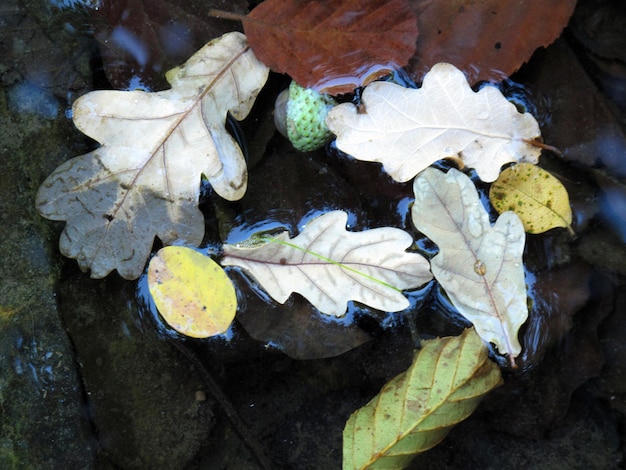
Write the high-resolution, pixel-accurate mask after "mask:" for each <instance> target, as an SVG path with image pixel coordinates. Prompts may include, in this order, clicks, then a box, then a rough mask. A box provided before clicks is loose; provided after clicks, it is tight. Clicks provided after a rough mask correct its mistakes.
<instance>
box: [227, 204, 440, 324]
mask: <svg viewBox="0 0 626 470" xmlns="http://www.w3.org/2000/svg"><path fill="white" fill-rule="evenodd" d="M347 218H348V216H347V214H346V213H345V212H342V211H333V212H328V213H326V214H324V215H321V216H319V217H318V218H316V219H314V220H312V221H311V222H309V223H308V224H307V226H306V227H305V228H304V230H303V231H302V232H301V233H300V235H298V236H297V237H295V238H293V239H290V238H289V235H288V233H287V232H283V233H281V234H279V235H277V236H276V237H274V238H271V239H269V241H267V239H266V241H265V242H264V243H261V244H259V245H255V246H237V245H224V259H223V260H222V265H234V266H239V267H241V268H244V269H245V270H247V271H248V272H250V274H252V276H253V277H254V278H255V279H256V280H257V282H258V283H259V284H261V286H262V287H263V288H264V289H265V290H266V291H267V293H268V294H269V295H271V296H272V297H273V298H274V299H275V300H276V301H278V302H280V303H284V302H285V301H286V300H287V299H288V298H289V296H290V295H291V293H292V292H298V293H300V294H302V295H303V296H304V297H306V298H307V299H308V300H309V302H311V303H312V304H313V305H314V306H315V307H317V308H318V309H319V310H320V311H321V312H322V313H326V314H328V315H335V316H342V315H344V314H345V312H346V307H347V302H348V301H349V300H356V301H358V302H362V303H364V304H366V305H369V306H370V307H373V308H376V309H379V310H384V311H389V312H395V311H399V310H403V309H405V308H407V307H408V306H409V301H408V300H407V298H406V297H405V296H404V295H403V294H402V290H404V289H411V288H416V287H419V286H421V285H422V284H424V283H426V282H428V281H429V280H430V279H431V277H432V276H431V274H430V271H429V270H428V261H426V259H424V258H423V257H422V256H421V255H419V254H417V253H407V252H406V251H405V250H406V249H407V248H408V247H409V246H411V244H412V242H413V239H412V238H411V236H410V235H409V234H408V233H406V232H404V231H403V230H400V229H396V228H391V227H382V228H376V229H372V230H366V231H363V232H348V231H346V229H345V226H346V222H347Z"/></svg>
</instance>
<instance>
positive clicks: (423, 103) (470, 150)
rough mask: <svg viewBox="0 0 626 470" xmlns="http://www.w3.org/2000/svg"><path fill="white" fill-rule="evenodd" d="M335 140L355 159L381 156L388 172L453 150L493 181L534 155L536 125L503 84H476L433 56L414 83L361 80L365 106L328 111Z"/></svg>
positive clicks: (402, 174) (398, 173)
mask: <svg viewBox="0 0 626 470" xmlns="http://www.w3.org/2000/svg"><path fill="white" fill-rule="evenodd" d="M326 123H327V124H328V127H329V129H330V130H331V131H332V132H333V133H334V134H335V135H337V147H339V148H340V149H341V150H343V151H344V152H346V153H349V154H350V155H352V156H353V157H354V158H356V159H358V160H365V161H370V162H380V163H382V164H383V167H384V168H385V170H386V171H387V173H389V175H391V177H392V178H393V179H395V180H396V181H400V182H405V181H409V180H410V179H411V178H413V177H414V176H415V175H417V174H418V173H419V172H421V171H422V170H424V169H425V168H427V167H428V166H429V165H431V164H432V163H434V162H436V161H437V160H440V159H442V158H450V157H453V158H456V159H458V160H460V161H462V162H463V164H465V165H466V166H470V167H473V168H475V169H476V172H477V173H478V175H479V176H480V178H481V179H482V180H483V181H488V182H491V181H494V180H495V179H496V178H497V177H498V174H499V173H500V167H501V166H502V165H504V164H505V163H508V162H518V161H527V162H532V163H537V159H538V158H539V154H540V149H539V148H538V147H535V146H533V145H532V144H531V141H533V140H535V139H537V138H538V137H539V136H540V135H541V133H540V131H539V125H538V124H537V121H536V120H535V118H534V117H533V116H532V115H531V114H530V113H525V114H521V113H519V112H518V111H517V109H516V108H515V106H514V105H513V104H512V103H510V102H509V101H507V99H506V98H505V97H504V96H503V95H502V93H500V91H499V90H498V89H497V88H495V87H492V86H486V87H484V88H482V89H481V90H480V91H478V92H474V91H473V90H472V89H471V87H470V86H469V84H468V83H467V80H466V78H465V76H464V75H463V73H462V72H461V71H460V70H458V69H457V68H456V67H454V66H453V65H450V64H443V63H442V64H437V65H435V66H434V67H433V68H432V69H431V71H430V72H428V73H427V74H426V76H425V77H424V82H423V84H422V87H421V88H420V89H418V90H415V89H408V88H403V87H401V86H398V85H395V84H393V83H390V82H374V83H372V84H370V85H368V86H367V87H366V88H365V91H364V92H363V95H362V106H361V108H359V109H357V108H356V106H355V105H353V104H351V103H344V104H341V105H339V106H335V107H334V108H333V109H331V110H330V112H329V113H328V116H327V118H326Z"/></svg>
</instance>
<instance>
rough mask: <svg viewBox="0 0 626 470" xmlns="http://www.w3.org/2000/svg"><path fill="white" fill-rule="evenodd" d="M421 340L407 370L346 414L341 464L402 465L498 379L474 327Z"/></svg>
mask: <svg viewBox="0 0 626 470" xmlns="http://www.w3.org/2000/svg"><path fill="white" fill-rule="evenodd" d="M422 345H423V347H422V349H421V350H420V351H418V352H417V353H416V355H415V358H414V360H413V364H412V365H411V367H410V368H409V369H408V370H407V371H406V372H403V373H402V374H400V375H398V376H397V377H395V378H393V379H392V380H391V381H390V382H388V383H387V384H386V385H385V386H384V387H383V389H382V390H381V391H380V393H379V394H378V395H377V396H376V397H374V398H373V399H372V400H371V401H370V402H369V403H368V404H367V405H365V406H364V407H363V408H361V409H359V410H357V411H356V412H354V413H353V414H352V416H350V419H349V420H348V422H347V423H346V427H345V428H344V430H343V470H351V469H365V468H368V469H373V468H380V469H383V468H385V469H389V468H394V469H400V468H404V467H406V466H407V465H408V463H409V462H410V461H411V460H412V459H413V457H414V456H415V455H416V454H418V453H420V452H424V451H426V450H428V449H430V448H431V447H434V446H435V445H437V444H438V443H439V442H440V441H441V440H442V439H443V438H444V437H445V436H446V435H447V434H448V432H449V431H450V429H451V428H452V426H454V425H455V424H457V423H459V422H461V421H463V420H464V419H465V418H467V417H468V416H469V415H470V414H471V413H472V412H473V411H474V410H475V409H476V407H477V406H478V404H479V402H480V400H481V399H482V398H483V396H484V395H485V394H487V393H488V392H489V391H490V390H492V389H493V388H495V387H497V386H498V385H500V384H501V382H502V377H501V375H500V369H499V368H498V366H497V365H496V364H495V363H494V362H492V361H491V360H490V359H489V357H488V351H487V348H486V346H485V345H484V343H483V341H482V340H481V339H480V337H479V336H478V335H477V334H476V332H475V331H474V329H473V328H469V329H467V330H465V332H464V333H463V334H462V335H461V336H453V337H446V338H437V339H434V340H428V341H424V342H423V343H422Z"/></svg>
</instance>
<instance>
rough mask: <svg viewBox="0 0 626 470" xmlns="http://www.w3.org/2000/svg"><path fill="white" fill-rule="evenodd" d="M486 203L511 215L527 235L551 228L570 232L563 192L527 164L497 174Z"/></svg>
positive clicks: (544, 173)
mask: <svg viewBox="0 0 626 470" xmlns="http://www.w3.org/2000/svg"><path fill="white" fill-rule="evenodd" d="M489 200H490V201H491V204H492V205H493V207H495V208H496V210H497V211H498V212H499V213H502V212H505V211H513V212H515V213H516V214H517V215H518V216H519V218H520V219H521V220H522V223H523V224H524V229H525V230H526V231H527V232H528V233H543V232H545V231H547V230H550V229H552V228H555V227H566V228H567V229H568V230H569V231H570V232H571V231H572V228H571V225H572V209H571V207H570V205H569V196H568V194H567V190H566V189H565V187H564V186H563V185H562V184H561V182H560V181H559V180H558V179H556V178H555V177H554V176H552V175H551V174H550V173H548V172H547V171H546V170H544V169H542V168H539V167H538V166H535V165H531V164H530V163H519V164H517V165H513V166H511V167H509V168H507V169H505V170H504V171H503V172H502V173H500V176H499V177H498V179H497V180H496V181H494V183H493V184H492V185H491V189H490V191H489Z"/></svg>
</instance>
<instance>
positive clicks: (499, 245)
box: [411, 168, 528, 365]
mask: <svg viewBox="0 0 626 470" xmlns="http://www.w3.org/2000/svg"><path fill="white" fill-rule="evenodd" d="M413 190H414V191H415V203H414V204H413V208H412V209H411V217H412V219H413V223H414V224H415V227H416V228H417V229H418V230H419V231H420V232H422V233H423V234H424V235H426V236H427V237H428V238H430V239H431V240H432V241H433V242H434V243H436V244H437V246H438V248H439V253H437V254H436V255H435V256H434V257H433V258H432V259H431V261H430V264H431V270H432V272H433V275H434V276H435V279H437V281H438V282H439V284H441V286H442V287H443V288H444V289H445V291H446V293H447V294H448V296H449V297H450V299H451V300H452V303H453V304H454V306H455V307H456V308H457V309H458V310H459V312H461V315H463V316H464V317H465V318H466V319H468V320H469V321H470V322H472V324H473V325H474V328H476V332H477V333H478V334H479V335H480V337H481V338H482V339H483V340H484V341H485V342H488V343H489V342H491V343H494V344H495V345H496V347H497V348H498V351H499V352H500V354H503V355H507V356H508V360H509V362H510V364H511V365H514V364H515V357H516V356H518V355H519V353H520V352H521V349H522V347H521V345H520V343H519V340H518V338H517V335H518V330H519V328H520V327H521V326H522V325H523V324H524V322H525V321H526V319H527V317H528V307H527V304H526V285H525V281H524V266H523V260H522V253H523V250H524V243H525V240H526V237H525V234H524V227H523V225H522V222H521V221H520V220H519V218H518V217H517V215H515V214H514V213H513V212H505V213H504V214H502V215H501V216H500V217H499V218H498V220H497V221H496V223H495V224H494V225H493V226H492V225H491V224H490V222H489V216H488V214H487V212H486V211H485V209H484V208H483V206H482V205H481V203H480V200H479V198H478V193H477V192H476V188H475V187H474V184H473V183H472V181H471V180H470V179H469V177H467V176H466V175H464V174H463V173H461V172H459V171H457V170H455V169H451V170H449V171H448V173H447V174H446V173H443V172H442V171H439V170H436V169H434V168H428V169H427V170H425V171H424V172H422V173H421V174H420V175H419V176H418V177H417V178H416V179H415V182H414V185H413Z"/></svg>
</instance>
